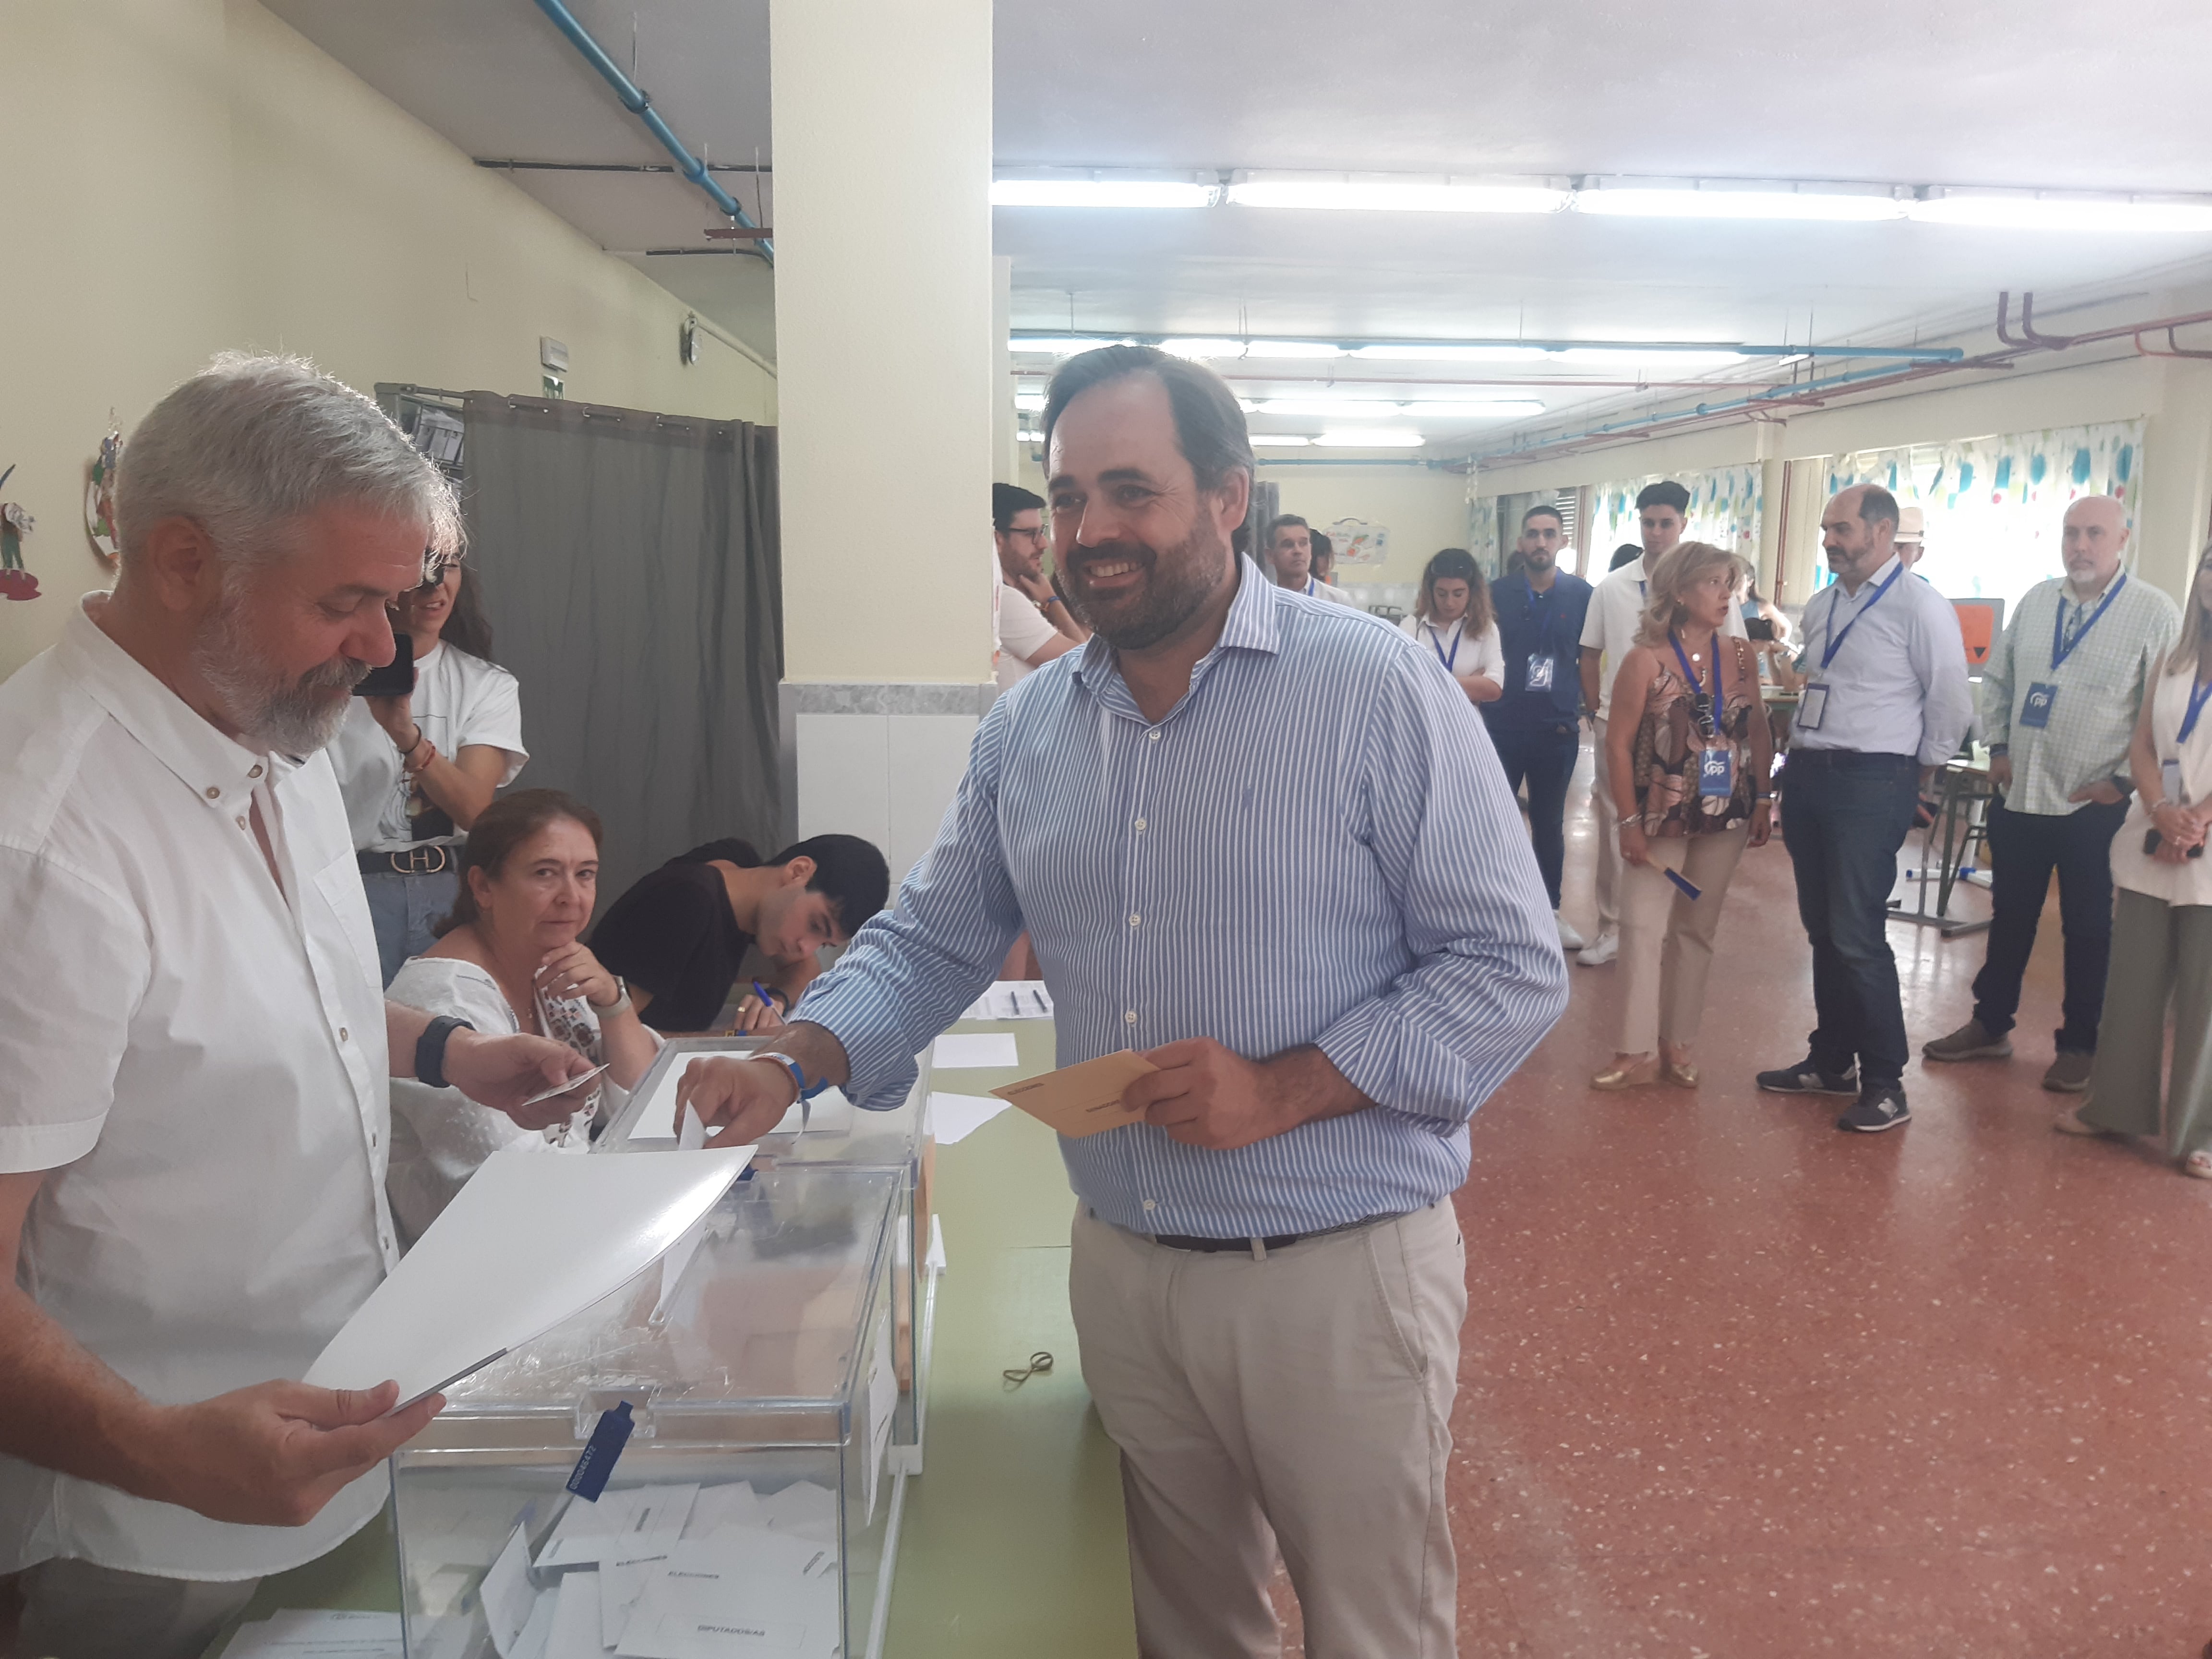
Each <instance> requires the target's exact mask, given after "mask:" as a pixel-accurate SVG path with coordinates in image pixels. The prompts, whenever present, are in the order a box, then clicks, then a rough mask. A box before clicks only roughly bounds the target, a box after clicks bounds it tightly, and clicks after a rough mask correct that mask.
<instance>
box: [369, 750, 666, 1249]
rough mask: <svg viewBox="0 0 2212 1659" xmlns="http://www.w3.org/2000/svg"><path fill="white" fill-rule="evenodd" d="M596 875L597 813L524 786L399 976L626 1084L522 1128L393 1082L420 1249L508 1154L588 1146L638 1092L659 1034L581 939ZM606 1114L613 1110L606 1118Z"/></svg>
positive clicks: (468, 1016) (395, 1204)
mask: <svg viewBox="0 0 2212 1659" xmlns="http://www.w3.org/2000/svg"><path fill="white" fill-rule="evenodd" d="M598 883H599V815H598V814H597V813H595V812H593V811H592V809H591V808H590V807H588V806H586V805H584V804H583V803H582V802H581V801H579V800H575V799H571V798H570V797H568V796H567V795H564V794H562V793H560V792H559V791H558V790H556V789H521V790H518V791H516V792H515V793H513V794H512V795H509V796H507V797H506V798H505V799H502V800H497V801H495V802H493V803H492V804H491V805H489V806H488V807H486V808H485V809H484V810H483V811H482V812H480V813H478V814H477V821H476V827H475V828H474V829H471V831H470V832H469V839H468V843H467V846H466V848H465V850H464V851H463V852H462V854H461V866H460V890H459V893H458V894H457V895H456V896H455V897H454V902H453V915H451V916H449V917H447V919H446V921H445V922H444V923H443V924H442V932H441V937H440V938H439V940H438V942H437V944H436V945H433V946H432V947H431V948H430V949H429V950H428V951H426V952H424V953H423V954H422V955H421V956H419V957H414V958H413V959H412V960H410V962H408V963H406V965H405V966H404V967H403V968H401V969H400V970H399V974H398V977H397V978H395V979H394V980H393V981H392V985H391V988H390V989H389V990H388V991H387V992H386V995H387V996H389V997H390V998H391V999H392V1001H394V1002H400V1003H404V1004H406V1005H407V1006H409V1007H410V1008H421V1009H422V1010H424V1011H425V1012H429V1013H433V1014H450V1015H452V1016H453V1018H457V1019H465V1020H466V1021H467V1022H468V1023H469V1024H471V1025H472V1026H474V1027H475V1028H476V1029H477V1030H479V1031H485V1032H500V1033H503V1034H504V1033H513V1032H516V1031H532V1032H535V1033H537V1034H538V1035H539V1036H549V1037H551V1038H553V1039H554V1040H555V1041H556V1042H565V1043H567V1044H568V1046H569V1047H570V1048H574V1049H575V1050H576V1052H577V1053H578V1054H583V1055H584V1056H586V1058H587V1059H589V1060H592V1061H593V1062H595V1063H596V1062H599V1061H605V1063H606V1065H607V1078H608V1079H611V1081H612V1082H613V1083H614V1084H616V1085H617V1088H616V1089H614V1090H604V1089H601V1088H599V1086H598V1085H594V1086H593V1087H592V1090H591V1091H590V1094H589V1096H588V1097H587V1098H586V1099H585V1100H584V1101H582V1102H581V1103H580V1104H579V1105H578V1107H577V1109H576V1112H575V1115H574V1116H573V1117H571V1118H570V1119H569V1120H568V1122H566V1123H565V1124H562V1125H561V1126H559V1127H556V1128H550V1129H545V1130H539V1131H532V1130H528V1129H520V1128H517V1127H515V1125H514V1124H513V1122H512V1121H509V1120H508V1119H507V1117H506V1116H505V1115H502V1114H501V1113H498V1112H495V1111H493V1110H491V1109H489V1108H488V1107H483V1106H479V1105H477V1103H475V1102H474V1101H472V1100H471V1099H469V1098H468V1097H466V1096H465V1095H463V1094H462V1093H461V1091H459V1090H458V1089H432V1088H428V1087H426V1086H424V1085H422V1084H420V1083H416V1082H412V1081H410V1080H404V1079H398V1078H394V1079H392V1165H391V1170H390V1172H389V1173H388V1174H387V1175H386V1177H385V1191H386V1194H387V1195H388V1196H389V1197H390V1199H391V1200H392V1219H393V1220H394V1221H395V1222H397V1223H398V1225H399V1231H400V1233H401V1235H402V1237H404V1238H405V1239H406V1241H407V1242H408V1243H413V1242H414V1241H415V1240H416V1239H417V1238H419V1237H422V1230H423V1229H424V1228H425V1227H428V1225H430V1224H431V1222H433V1221H434V1220H435V1219H436V1218H437V1216H438V1212H440V1211H441V1210H442V1209H444V1208H445V1207H446V1206H447V1204H449V1203H450V1202H452V1201H453V1194H455V1193H458V1192H459V1191H460V1189H461V1188H462V1187H463V1185H465V1183H466V1182H467V1181H468V1178H469V1177H470V1176H471V1175H473V1174H475V1173H476V1169H477V1165H478V1164H482V1163H483V1161H484V1159H486V1158H489V1157H490V1156H491V1155H492V1154H493V1153H494V1152H497V1151H498V1150H499V1149H500V1148H501V1147H502V1146H507V1145H509V1144H510V1143H513V1142H516V1141H538V1142H539V1143H541V1144H546V1145H550V1146H554V1147H557V1148H559V1149H561V1150H563V1151H570V1152H582V1151H585V1150H586V1149H587V1148H588V1147H589V1146H590V1145H591V1137H592V1129H593V1127H594V1124H595V1123H603V1122H605V1120H606V1118H607V1117H610V1116H611V1115H612V1113H613V1111H614V1109H616V1108H617V1106H618V1105H619V1103H620V1101H621V1098H622V1091H627V1090H629V1089H631V1088H634V1087H635V1086H636V1085H637V1081H638V1079H640V1078H641V1077H643V1076H644V1075H645V1073H646V1069H647V1067H648V1066H651V1065H652V1064H653V1055H655V1054H658V1053H659V1050H660V1039H659V1037H657V1036H654V1035H653V1033H652V1032H651V1031H649V1030H646V1028H645V1026H644V1025H643V1024H641V1022H640V1020H639V1019H638V1017H637V1012H636V1011H635V1008H634V1007H633V1006H631V1003H630V1000H629V996H628V994H626V993H625V991H624V989H623V983H622V981H620V980H618V979H617V978H616V977H615V976H614V975H611V974H610V973H608V972H607V970H606V969H605V968H603V967H601V966H600V965H599V960H598V958H596V957H593V956H592V953H591V952H590V951H587V950H586V949H585V948H584V946H583V945H581V944H580V942H579V941H578V939H577V937H576V936H577V935H578V934H579V933H582V932H583V931H584V924H585V923H586V922H587V921H590V920H591V919H592V903H593V902H594V901H595V900H596V898H597V897H598ZM603 1108H604V1110H603Z"/></svg>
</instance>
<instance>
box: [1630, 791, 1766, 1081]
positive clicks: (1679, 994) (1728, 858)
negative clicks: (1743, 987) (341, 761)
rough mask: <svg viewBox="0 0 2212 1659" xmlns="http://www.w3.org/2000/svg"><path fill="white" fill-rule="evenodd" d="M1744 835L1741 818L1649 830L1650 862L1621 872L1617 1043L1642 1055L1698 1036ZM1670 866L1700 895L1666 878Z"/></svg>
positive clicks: (1747, 832) (1746, 832)
mask: <svg viewBox="0 0 2212 1659" xmlns="http://www.w3.org/2000/svg"><path fill="white" fill-rule="evenodd" d="M1750 839H1751V829H1750V828H1749V826H1748V825H1747V826H1746V827H1745V828H1743V829H1724V830H1722V831H1720V832H1718V833H1717V834H1714V835H1706V836H1654V837H1652V838H1651V839H1650V841H1648V842H1646V843H1645V844H1646V845H1647V846H1648V847H1649V848H1650V849H1651V862H1650V864H1648V865H1644V864H1623V865H1622V866H1621V871H1620V976H1621V980H1622V982H1623V994H1622V997H1621V1006H1620V1053H1622V1054H1650V1053H1653V1052H1654V1044H1655V1043H1656V1042H1658V1041H1660V1040H1662V1039H1663V1040H1664V1041H1666V1042H1679V1043H1690V1042H1696V1041H1697V1040H1698V1022H1699V1020H1700V1019H1702V1018H1704V1017H1705V976H1706V975H1708V974H1709V973H1711V970H1712V965H1713V935H1714V933H1716V932H1717V931H1718V930H1719V927H1720V925H1721V902H1722V901H1723V899H1725V898H1726V897H1727V896H1728V886H1729V880H1730V879H1731V878H1733V877H1734V876H1735V866H1736V860H1739V859H1741V857H1742V856H1743V848H1744V843H1745V842H1747V841H1749V840H1750ZM1668 870H1674V871H1676V872H1680V875H1681V877H1682V878H1683V879H1684V880H1686V881H1687V882H1688V883H1689V884H1690V885H1691V886H1692V887H1695V888H1697V889H1698V890H1699V893H1700V895H1701V896H1700V897H1699V900H1698V902H1696V903H1694V904H1692V902H1690V896H1689V895H1688V894H1686V893H1685V892H1683V891H1682V890H1681V889H1680V888H1679V887H1677V886H1675V885H1674V883H1673V882H1671V881H1669V880H1668V879H1667V877H1666V873H1665V872H1667V871H1668Z"/></svg>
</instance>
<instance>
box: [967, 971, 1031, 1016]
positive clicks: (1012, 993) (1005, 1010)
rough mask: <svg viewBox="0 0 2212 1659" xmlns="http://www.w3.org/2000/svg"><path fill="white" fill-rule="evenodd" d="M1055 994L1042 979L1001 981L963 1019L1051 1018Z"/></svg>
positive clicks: (979, 999) (970, 1007) (977, 1001)
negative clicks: (1046, 986)
mask: <svg viewBox="0 0 2212 1659" xmlns="http://www.w3.org/2000/svg"><path fill="white" fill-rule="evenodd" d="M1052 1016H1053V1005H1052V993H1051V992H1050V991H1048V990H1047V989H1045V985H1044V981H1042V980H1041V979H1002V980H1000V981H998V982H997V983H996V984H995V985H994V986H992V987H991V988H990V989H989V990H987V991H986V992H984V993H983V994H982V995H981V996H980V997H977V998H976V999H975V1001H974V1002H972V1003H970V1004H969V1006H968V1012H966V1013H964V1014H963V1015H961V1016H960V1018H963V1019H1050V1018H1052Z"/></svg>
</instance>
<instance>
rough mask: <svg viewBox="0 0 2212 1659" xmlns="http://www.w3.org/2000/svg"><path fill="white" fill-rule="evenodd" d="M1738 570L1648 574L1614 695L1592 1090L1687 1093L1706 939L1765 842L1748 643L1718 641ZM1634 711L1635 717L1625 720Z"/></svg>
mask: <svg viewBox="0 0 2212 1659" xmlns="http://www.w3.org/2000/svg"><path fill="white" fill-rule="evenodd" d="M1750 576H1751V571H1750V568H1749V567H1748V566H1747V565H1746V564H1745V563H1744V562H1743V561H1742V560H1741V559H1740V558H1738V557H1737V556H1735V554H1733V553H1729V552H1724V551H1723V550H1721V549H1720V548H1717V547H1714V546H1711V545H1710V544H1707V543H1705V542H1684V543H1682V544H1680V546H1678V547H1676V548H1675V549H1674V550H1672V551H1671V552H1669V553H1668V554H1667V555H1666V556H1664V557H1662V559H1661V560H1660V561H1659V562H1658V564H1657V565H1656V567H1655V568H1653V570H1652V572H1651V576H1650V582H1651V592H1650V603H1649V604H1648V605H1646V606H1645V608H1644V619H1643V623H1642V625H1641V627H1640V628H1639V629H1638V632H1637V635H1636V641H1637V642H1636V645H1635V647H1634V648H1633V649H1632V650H1631V651H1630V652H1629V653H1628V654H1627V656H1626V658H1624V659H1622V661H1621V665H1620V673H1619V675H1618V676H1617V677H1616V678H1614V680H1613V719H1612V720H1611V721H1610V722H1609V723H1608V724H1607V729H1606V754H1605V757H1604V758H1605V763H1606V765H1607V766H1608V767H1609V768H1610V769H1611V774H1610V775H1611V781H1612V784H1613V799H1614V800H1616V801H1620V802H1622V803H1624V804H1625V806H1624V811H1623V815H1622V817H1621V818H1620V826H1619V827H1620V857H1621V862H1622V872H1621V896H1620V967H1621V978H1622V981H1623V986H1622V990H1623V1006H1622V1009H1621V1027H1620V1048H1619V1049H1618V1050H1617V1051H1616V1052H1615V1054H1613V1064H1612V1065H1611V1066H1607V1068H1606V1069H1605V1070H1604V1071H1602V1072H1600V1073H1598V1074H1597V1075H1596V1076H1595V1077H1594V1078H1592V1079H1590V1086H1591V1087H1592V1088H1595V1089H1629V1088H1634V1087H1636V1086H1638V1085H1641V1084H1646V1083H1654V1082H1666V1083H1671V1084H1673V1085H1675V1086H1676V1087H1678V1088H1683V1089H1694V1088H1696V1087H1697V1085H1698V1069H1697V1066H1695V1064H1694V1063H1692V1059H1691V1054H1690V1048H1691V1044H1692V1043H1693V1042H1695V1041H1696V1040H1697V1036H1698V1024H1699V1019H1700V1018H1701V1017H1702V1016H1703V1014H1704V1012H1705V976H1706V974H1707V972H1708V971H1709V970H1710V969H1711V966H1712V958H1713V934H1714V933H1715V931H1716V930H1717V928H1718V927H1719V926H1720V915H1721V903H1722V901H1723V898H1725V896H1727V893H1728V884H1729V878H1731V877H1733V876H1734V875H1735V866H1736V860H1738V859H1740V858H1741V856H1742V855H1743V849H1744V848H1746V847H1747V846H1750V847H1764V846H1765V844H1766V841H1767V836H1769V834H1770V833H1771V813H1772V806H1771V802H1770V800H1769V794H1770V792H1771V785H1770V782H1769V779H1770V778H1771V775H1772V769H1773V758H1774V751H1773V738H1772V736H1771V733H1770V732H1769V731H1768V729H1767V723H1766V714H1765V704H1764V703H1763V702H1761V700H1760V697H1759V660H1758V658H1757V656H1756V655H1755V654H1754V653H1753V647H1751V645H1750V644H1749V643H1748V642H1747V641H1743V640H1740V639H1735V638H1731V637H1729V635H1727V634H1726V633H1725V632H1724V631H1723V630H1724V629H1725V628H1726V626H1727V623H1728V619H1729V616H1730V615H1731V613H1732V612H1733V611H1735V605H1736V602H1737V599H1738V597H1739V596H1740V595H1741V592H1743V590H1744V588H1745V587H1746V586H1747V583H1748V582H1749V580H1750ZM1632 712H1633V714H1634V718H1631V717H1630V716H1631V713H1632Z"/></svg>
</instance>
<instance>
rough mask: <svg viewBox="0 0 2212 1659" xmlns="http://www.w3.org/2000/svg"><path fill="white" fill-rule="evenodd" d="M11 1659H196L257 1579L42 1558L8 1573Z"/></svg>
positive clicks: (248, 1595) (250, 1595)
mask: <svg viewBox="0 0 2212 1659" xmlns="http://www.w3.org/2000/svg"><path fill="white" fill-rule="evenodd" d="M260 1583H261V1581H260V1580H259V1579H258V1578H235V1579H203V1578H156V1577H153V1576H151V1575H150V1574H147V1573H143V1572H125V1571H122V1570H120V1569H119V1568H116V1567H101V1566H95V1565H93V1564H92V1563H91V1562H89V1561H70V1560H55V1561H41V1562H40V1563H39V1565H37V1566H35V1567H29V1568H27V1569H25V1570H24V1571H22V1572H21V1573H19V1574H17V1575H16V1577H15V1590H16V1593H17V1594H18V1595H21V1597H22V1600H23V1614H22V1620H21V1624H20V1625H19V1626H18V1627H17V1633H16V1637H15V1659H200V1656H201V1655H202V1654H203V1653H204V1652H205V1651H206V1650H207V1645H208V1644H209V1643H210V1642H212V1641H213V1640H215V1638H216V1632H218V1631H220V1630H221V1629H222V1627H223V1625H224V1624H225V1623H226V1622H227V1621H228V1620H229V1619H230V1618H231V1616H232V1615H233V1614H234V1613H238V1612H240V1610H241V1609H242V1608H244V1607H245V1606H246V1603H247V1602H248V1601H252V1599H253V1592H254V1591H255V1590H256V1589H258V1588H259V1587H260Z"/></svg>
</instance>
